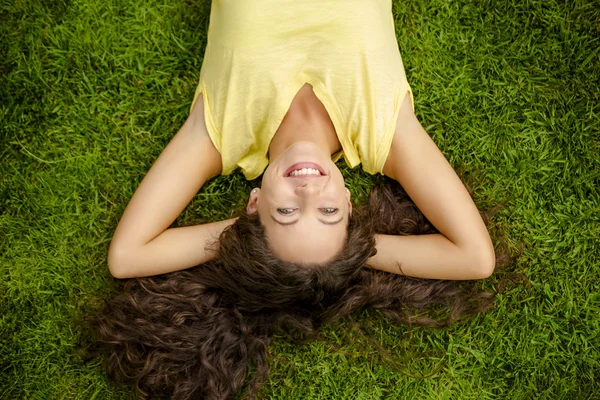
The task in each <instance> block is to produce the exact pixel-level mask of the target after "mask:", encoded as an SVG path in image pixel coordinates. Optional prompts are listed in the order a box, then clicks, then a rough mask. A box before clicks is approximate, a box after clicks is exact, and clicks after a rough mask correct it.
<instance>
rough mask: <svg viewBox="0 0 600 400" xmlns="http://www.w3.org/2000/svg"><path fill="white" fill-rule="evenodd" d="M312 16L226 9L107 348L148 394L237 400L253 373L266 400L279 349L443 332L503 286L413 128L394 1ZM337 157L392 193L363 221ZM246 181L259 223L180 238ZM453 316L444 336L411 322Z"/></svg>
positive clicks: (218, 17) (130, 247) (243, 221)
mask: <svg viewBox="0 0 600 400" xmlns="http://www.w3.org/2000/svg"><path fill="white" fill-rule="evenodd" d="M298 4H304V3H298V2H295V1H277V2H274V1H267V0H261V1H250V2H237V3H235V5H234V4H233V2H229V1H216V0H215V1H213V5H212V10H211V20H210V28H209V32H208V44H207V47H206V53H205V58H204V63H203V66H202V70H201V74H200V83H199V85H198V89H197V90H196V95H195V98H194V102H193V103H192V107H191V112H190V115H189V117H188V119H187V120H186V121H185V123H184V124H183V126H182V127H181V129H180V130H179V132H178V133H177V134H176V135H175V137H174V138H173V139H172V141H171V142H170V143H169V144H168V146H167V147H166V148H165V149H164V151H163V152H162V153H161V155H160V156H159V158H158V159H157V160H156V162H155V164H154V165H153V166H152V168H151V169H150V171H149V172H148V174H147V175H146V177H145V178H144V180H143V181H142V183H141V185H140V186H139V188H138V189H137V191H136V193H135V195H134V196H133V198H132V199H131V201H130V203H129V205H128V206H127V209H126V210H125V212H124V214H123V217H122V219H121V221H120V223H119V225H118V227H117V230H116V232H115V235H114V238H113V241H112V243H111V246H110V251H109V255H108V264H109V268H110V272H111V273H112V274H113V275H114V276H115V277H117V278H142V277H145V278H142V279H130V280H128V281H127V282H126V283H125V285H124V292H123V293H122V294H121V295H119V296H118V297H116V298H115V299H113V300H112V301H111V302H110V304H109V305H108V307H107V308H106V309H105V310H104V311H103V312H102V314H101V315H100V317H99V321H98V323H99V332H100V336H101V339H100V341H101V342H103V343H105V344H106V346H107V347H108V351H109V354H110V357H109V362H108V366H109V370H110V372H111V374H112V375H113V376H115V377H116V378H118V379H124V380H127V381H133V382H135V383H136V384H137V386H138V388H139V389H140V391H141V393H143V394H144V393H145V394H150V393H158V392H166V393H170V394H172V395H173V398H176V399H197V398H207V399H221V398H223V399H224V398H229V397H231V396H233V395H234V394H235V393H236V392H238V391H239V390H240V388H241V387H242V386H243V385H244V383H245V382H246V380H247V374H248V372H249V368H251V367H253V368H254V371H255V373H254V376H253V377H252V379H251V381H250V385H249V387H248V395H249V396H253V395H254V394H255V393H256V391H257V389H258V388H259V386H260V384H261V383H262V382H264V381H265V379H266V378H267V375H268V362H267V354H268V350H267V349H268V345H269V342H270V340H271V337H272V336H273V334H275V333H280V332H283V333H286V332H287V333H291V334H298V333H300V334H303V335H307V336H310V335H311V334H314V333H316V332H317V330H318V328H319V327H320V326H321V325H322V324H324V323H328V322H333V321H335V320H338V319H340V318H342V317H344V316H347V315H348V314H349V313H351V312H354V311H357V310H361V309H364V308H368V307H370V308H376V309H380V310H382V311H384V312H385V314H386V315H388V316H389V317H391V318H393V319H394V320H396V321H399V322H403V323H421V324H425V325H429V326H444V325H446V324H447V323H449V322H450V321H452V320H456V319H457V318H458V317H460V316H463V315H469V314H473V313H476V312H479V311H481V310H483V309H485V308H487V307H489V305H490V304H489V303H490V301H489V300H490V297H489V296H487V294H485V293H476V292H474V291H472V290H466V289H465V287H464V285H458V284H457V282H456V280H476V279H483V278H486V277H488V276H490V274H492V272H493V271H494V262H495V257H494V248H493V246H492V243H491V240H490V237H489V235H488V232H487V230H486V226H485V224H484V222H483V221H482V218H481V217H480V214H479V212H478V210H477V208H476V206H475V205H474V203H473V201H472V200H471V197H470V196H469V193H468V192H467V190H466V189H465V187H464V186H463V184H462V183H461V181H460V179H459V178H458V177H457V175H456V174H455V172H454V171H453V169H452V168H451V166H450V165H449V164H448V162H447V161H446V159H445V158H444V156H443V155H442V153H441V152H440V151H439V150H438V148H437V147H436V145H435V144H434V143H433V141H432V140H431V139H430V138H429V136H428V135H427V133H426V132H425V130H424V129H423V127H422V126H421V124H420V123H419V121H418V120H417V118H416V117H415V114H414V113H413V103H412V93H411V90H410V87H409V85H408V83H407V80H406V76H405V73H404V67H403V65H402V60H401V57H400V54H399V52H398V46H397V43H396V38H395V34H394V23H393V18H392V13H391V4H390V1H389V0H380V1H364V0H356V1H351V4H347V3H345V4H344V7H333V6H328V5H327V2H324V1H322V0H319V1H315V3H314V5H313V7H310V8H307V7H306V5H303V6H300V5H298ZM340 155H343V156H344V158H345V160H346V163H347V164H348V165H349V166H350V167H355V166H357V165H358V164H362V166H363V168H364V170H365V171H367V172H369V173H371V174H378V173H383V174H384V175H386V176H387V177H389V178H391V179H390V180H388V181H387V183H385V184H384V185H381V186H378V187H376V188H374V189H373V191H372V193H371V196H370V200H369V202H368V204H366V205H364V206H362V207H360V208H359V207H356V208H354V210H353V207H352V203H351V200H350V191H349V190H348V189H347V188H346V187H345V186H344V178H343V177H342V174H341V172H340V170H339V169H338V167H337V166H336V164H334V160H335V159H337V158H338V157H339V156H340ZM332 158H333V159H332ZM237 167H240V168H241V169H242V171H243V172H244V174H245V176H246V177H247V178H248V179H255V178H258V177H259V176H260V175H261V174H262V184H261V187H260V188H255V189H252V191H251V193H250V194H249V200H248V204H247V207H246V212H245V213H243V214H242V215H240V216H239V217H238V218H234V219H230V220H226V221H221V222H216V223H211V224H204V225H199V226H188V227H180V228H169V229H168V227H169V226H170V225H171V224H172V223H173V221H174V220H175V219H176V218H177V216H178V215H179V214H180V213H181V211H182V210H183V209H184V208H185V207H186V205H187V204H188V203H189V202H190V200H191V199H192V198H193V196H194V195H195V194H196V193H197V192H198V190H199V189H200V188H201V187H202V185H203V184H204V183H205V182H206V181H207V180H209V179H211V178H212V177H214V176H217V175H219V174H229V173H231V172H232V171H234V170H235V169H236V168H237ZM398 183H399V185H398ZM400 185H401V187H402V188H404V190H405V191H406V192H404V191H403V189H402V188H401V187H400ZM405 193H406V194H408V196H410V198H409V197H408V196H406V194H405ZM413 202H414V203H413ZM191 267H195V268H192V269H190V268H191ZM150 276H152V277H150ZM440 305H442V306H443V307H446V308H447V309H448V310H449V312H450V313H449V316H448V318H447V319H445V320H441V321H440V320H434V319H429V318H424V317H420V318H416V317H411V313H410V311H411V310H414V309H427V308H429V307H431V306H440Z"/></svg>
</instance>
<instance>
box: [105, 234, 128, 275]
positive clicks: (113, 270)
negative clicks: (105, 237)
mask: <svg viewBox="0 0 600 400" xmlns="http://www.w3.org/2000/svg"><path fill="white" fill-rule="evenodd" d="M127 254H128V252H127V250H126V249H123V248H121V247H119V246H116V245H115V244H114V242H113V243H111V245H110V248H109V249H108V270H109V271H110V274H111V275H112V276H113V277H115V278H117V279H125V278H130V277H131V276H129V274H128V273H127V268H126V264H127V261H126V259H127V258H128V256H127Z"/></svg>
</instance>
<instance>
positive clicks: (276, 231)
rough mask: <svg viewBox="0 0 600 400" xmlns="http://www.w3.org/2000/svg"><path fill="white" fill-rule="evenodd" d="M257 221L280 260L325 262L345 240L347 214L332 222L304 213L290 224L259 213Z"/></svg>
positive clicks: (341, 246) (337, 251) (336, 252)
mask: <svg viewBox="0 0 600 400" xmlns="http://www.w3.org/2000/svg"><path fill="white" fill-rule="evenodd" d="M261 221H262V224H263V225H264V227H265V234H266V238H267V242H268V246H269V248H270V249H271V251H272V252H273V253H274V254H275V255H276V256H277V257H279V258H281V259H282V260H284V261H291V262H306V263H308V262H316V263H319V262H325V261H327V260H329V259H331V258H332V257H334V256H335V255H336V254H338V253H339V252H340V251H341V250H342V248H343V246H344V243H345V240H346V231H347V217H344V220H342V221H341V222H340V223H339V224H336V225H325V224H323V223H321V222H319V221H318V220H317V219H316V218H310V217H308V216H307V217H304V218H300V219H299V220H298V222H297V223H296V224H293V225H280V224H278V223H277V222H275V221H273V220H272V219H271V217H270V216H269V215H265V216H261Z"/></svg>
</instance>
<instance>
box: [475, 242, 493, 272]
mask: <svg viewBox="0 0 600 400" xmlns="http://www.w3.org/2000/svg"><path fill="white" fill-rule="evenodd" d="M471 265H472V266H473V279H487V278H489V277H490V276H492V274H493V273H494V270H495V269H496V254H495V253H494V248H493V246H491V244H490V246H485V247H483V246H482V248H480V249H478V250H477V251H475V252H473V253H472V256H471Z"/></svg>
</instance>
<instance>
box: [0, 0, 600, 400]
mask: <svg viewBox="0 0 600 400" xmlns="http://www.w3.org/2000/svg"><path fill="white" fill-rule="evenodd" d="M209 10H210V2H209V1H207V0H203V1H190V0H169V1H159V0H144V1H141V0H131V1H124V0H52V1H50V0H16V1H2V2H0V346H1V347H0V398H2V399H43V400H46V399H123V398H132V391H131V390H130V389H129V388H124V387H120V386H117V385H116V384H114V383H112V382H111V381H109V380H108V379H107V377H106V376H105V374H104V372H103V370H102V368H101V367H100V366H99V365H95V364H90V365H83V364H81V363H80V362H79V361H78V357H77V355H76V352H75V349H74V346H75V344H76V343H77V342H78V341H79V340H80V339H81V335H82V331H81V330H80V329H79V328H78V324H77V321H78V320H79V318H80V317H81V316H82V315H84V314H85V313H87V312H90V311H92V310H94V309H97V308H98V307H99V306H100V305H101V304H102V301H103V299H105V298H108V297H109V296H110V294H111V293H113V291H114V290H115V284H114V283H113V280H112V278H111V277H110V275H109V273H108V270H107V266H106V253H107V248H108V244H109V241H110V238H111V235H112V233H113V231H114V229H115V227H116V225H117V222H118V219H119V218H120V216H121V214H122V212H123V210H124V208H125V206H126V204H127V202H128V200H129V199H130V197H131V196H132V194H133V192H134V190H135V189H136V187H137V186H138V184H139V182H140V181H141V179H142V178H143V176H144V174H145V172H146V171H147V170H148V169H149V167H150V166H151V164H152V162H153V161H154V160H155V159H156V157H157V156H158V154H159V153H160V152H161V150H162V149H163V148H164V146H165V145H166V144H167V143H168V141H169V139H170V138H171V137H172V136H173V135H174V134H175V133H176V131H177V129H178V128H179V127H180V126H181V124H182V123H183V121H184V120H185V118H186V116H187V112H188V109H189V106H190V103H191V100H192V96H193V92H194V89H195V86H196V83H197V79H198V76H199V73H200V67H201V65H202V56H203V51H204V46H205V43H206V29H207V26H208V17H209ZM394 16H395V20H396V24H397V37H398V43H399V46H400V49H401V52H402V55H403V58H404V63H405V67H406V72H407V75H408V78H409V81H410V83H411V85H412V87H413V90H414V92H415V101H416V111H417V114H418V116H419V117H420V119H421V120H422V122H423V124H424V126H425V127H427V130H428V132H429V133H430V134H431V136H432V137H433V139H434V140H435V141H436V143H437V144H438V146H439V147H440V148H441V149H442V151H443V152H444V154H445V155H446V156H447V158H448V159H449V160H450V162H451V164H452V165H453V166H454V167H455V168H456V169H459V170H460V171H462V174H463V176H465V178H469V179H474V180H475V181H476V182H477V184H476V185H474V197H475V200H476V202H477V204H478V205H479V206H480V207H481V208H484V209H485V208H489V207H491V206H493V205H496V204H506V206H505V207H504V208H503V209H502V210H501V211H500V212H499V213H498V214H497V215H496V216H495V222H496V223H497V224H498V226H499V227H500V228H501V229H502V231H503V232H504V233H505V234H506V235H507V237H508V241H509V244H510V246H511V247H513V248H516V246H517V245H518V244H519V243H523V245H524V251H523V255H522V257H521V258H520V261H519V266H518V267H519V269H520V271H521V272H523V273H524V274H525V275H526V276H527V277H528V279H529V284H528V285H519V284H515V285H512V286H509V287H508V288H507V289H506V290H505V291H504V292H503V293H501V294H500V295H499V296H498V299H497V303H496V307H495V309H494V310H493V311H492V312H490V313H488V314H486V315H482V316H479V317H477V318H474V319H472V320H470V321H468V322H465V323H462V324H459V325H456V326H454V327H451V328H449V329H444V330H430V329H421V328H413V329H408V328H407V327H404V326H394V325H393V324H391V323H389V322H387V321H386V320H384V319H382V318H380V317H378V316H377V315H376V314H375V313H366V314H364V315H360V316H357V318H358V319H359V320H360V321H361V322H362V323H363V324H365V325H366V329H367V330H368V331H369V332H370V333H372V334H373V336H374V337H375V338H377V339H378V340H379V341H380V342H381V343H382V344H383V345H384V346H385V347H386V348H387V349H388V352H389V354H390V356H391V358H392V359H393V360H394V362H393V363H392V362H389V361H386V358H385V357H384V356H382V355H381V354H380V353H379V352H378V351H377V348H376V346H375V345H373V344H372V343H371V342H369V341H368V340H366V339H365V336H363V335H361V334H359V333H358V332H356V331H352V330H350V329H346V327H344V326H342V327H337V328H327V329H325V332H324V341H322V342H314V343H312V344H309V345H303V346H298V345H291V344H289V343H286V342H285V341H283V340H277V341H276V343H275V345H274V346H273V353H274V354H275V357H274V359H273V362H272V366H273V368H272V373H271V377H270V381H269V382H268V383H267V384H266V385H265V386H264V388H263V390H262V392H261V393H262V394H263V395H264V397H269V398H274V399H338V398H340V399H341V398H348V399H394V398H406V399H492V398H498V399H532V398H539V399H566V400H570V399H599V398H600V361H599V360H600V350H599V347H600V338H599V332H600V323H599V312H600V294H599V292H600V290H599V289H600V284H599V281H600V280H599V276H600V261H599V260H600V223H599V222H600V193H599V191H600V190H599V188H600V160H599V154H600V137H599V133H600V132H599V127H600V122H599V119H600V98H599V97H600V3H599V2H598V1H580V0H574V1H560V2H557V1H553V0H526V1H517V0H512V1H504V2H490V1H473V0H471V1H468V0H457V1H447V0H430V1H425V0H415V1H410V2H400V1H394ZM344 172H345V174H346V176H347V177H348V180H349V182H351V184H352V187H353V192H354V193H355V195H357V196H359V197H360V195H364V194H365V193H367V192H368V189H369V185H370V183H371V181H372V179H371V177H369V176H368V175H365V174H364V173H362V172H360V171H358V170H356V171H349V170H347V169H345V171H344ZM250 188H251V184H250V183H249V182H246V181H245V180H244V179H243V177H242V176H241V175H240V174H235V175H233V176H230V177H220V178H218V179H216V180H214V181H212V182H210V183H209V184H208V185H207V186H206V187H205V188H203V189H202V191H201V192H200V193H199V194H198V196H197V197H196V198H195V199H194V201H193V203H192V204H191V205H190V206H189V207H188V208H187V209H186V211H185V212H184V213H183V214H182V216H181V217H180V218H179V219H178V221H177V223H179V224H192V223H199V222H203V221H208V220H215V219H222V218H225V217H228V216H230V215H231V209H232V208H233V207H235V206H236V205H238V204H239V203H240V201H243V200H244V199H245V197H246V195H247V193H248V191H249V189H250ZM495 279H496V278H492V279H491V282H494V280H495Z"/></svg>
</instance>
